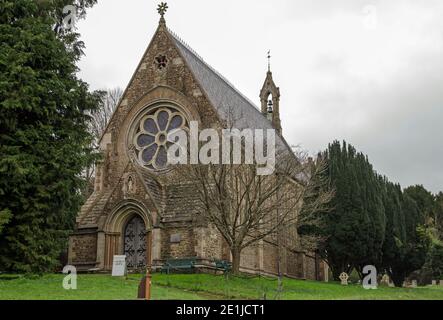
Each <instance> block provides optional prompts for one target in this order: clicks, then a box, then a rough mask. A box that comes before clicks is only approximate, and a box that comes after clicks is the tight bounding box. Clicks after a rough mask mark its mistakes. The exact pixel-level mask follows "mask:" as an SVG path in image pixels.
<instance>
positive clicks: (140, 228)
mask: <svg viewBox="0 0 443 320" xmlns="http://www.w3.org/2000/svg"><path fill="white" fill-rule="evenodd" d="M124 237H125V241H124V244H125V247H124V254H125V255H126V265H127V267H128V269H130V270H138V269H145V268H146V257H147V255H146V226H145V223H144V221H143V219H142V218H141V217H140V216H138V215H136V216H134V217H133V218H132V219H131V220H129V222H128V223H127V225H126V228H125V234H124Z"/></svg>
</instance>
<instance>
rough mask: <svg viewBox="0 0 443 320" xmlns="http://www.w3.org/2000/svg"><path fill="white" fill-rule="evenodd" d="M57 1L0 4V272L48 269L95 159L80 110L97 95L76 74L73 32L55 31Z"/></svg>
mask: <svg viewBox="0 0 443 320" xmlns="http://www.w3.org/2000/svg"><path fill="white" fill-rule="evenodd" d="M73 2H74V1H71V2H70V3H73ZM42 3H44V4H45V5H46V7H44V8H43V7H42ZM60 3H61V2H60V1H46V2H45V1H40V2H36V1H32V0H14V1H12V0H10V1H8V0H6V1H5V0H4V1H2V2H0V43H1V45H0V108H1V112H0V225H1V224H2V226H3V231H2V233H1V234H0V270H8V271H16V272H42V271H48V270H52V269H53V268H54V266H55V265H56V264H57V257H58V255H59V254H60V252H61V251H62V250H63V249H64V248H65V247H66V240H67V235H68V233H69V231H70V230H72V228H73V226H74V222H75V216H76V213H77V212H78V210H79V207H80V204H81V201H82V198H81V196H80V193H79V190H80V189H81V187H82V183H83V180H82V178H81V173H82V170H83V169H84V168H85V167H86V166H88V165H89V164H90V163H91V162H93V161H94V160H95V155H94V154H93V152H92V150H91V149H90V143H91V136H90V134H89V133H88V130H87V129H88V121H89V117H88V116H87V115H86V114H87V113H88V112H91V111H93V110H95V109H96V108H97V106H98V105H99V97H98V96H97V95H95V94H91V93H89V92H88V86H87V84H86V83H84V82H82V81H80V80H79V79H78V78H77V76H76V73H77V71H78V69H77V67H76V63H77V62H78V60H79V58H80V55H81V48H82V43H81V42H79V41H78V35H77V34H75V33H69V32H63V33H62V32H54V26H55V25H57V22H58V21H59V19H60V15H58V14H57V12H60V11H61V10H62V8H60V7H56V5H57V4H60ZM63 4H68V1H63Z"/></svg>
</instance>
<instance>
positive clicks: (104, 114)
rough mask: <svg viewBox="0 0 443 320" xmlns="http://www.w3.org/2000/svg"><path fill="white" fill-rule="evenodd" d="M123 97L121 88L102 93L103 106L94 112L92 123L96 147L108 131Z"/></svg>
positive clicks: (91, 128)
mask: <svg viewBox="0 0 443 320" xmlns="http://www.w3.org/2000/svg"><path fill="white" fill-rule="evenodd" d="M122 95H123V90H122V89H121V88H114V89H110V90H106V91H102V96H103V98H102V105H101V107H100V108H99V109H98V110H97V111H96V112H94V113H93V114H92V115H91V116H92V121H91V127H90V130H91V133H92V134H93V136H94V147H96V148H97V147H98V143H99V141H100V139H101V136H102V135H103V132H104V131H105V129H106V126H107V125H108V123H109V121H110V120H111V117H112V115H113V113H114V111H115V109H116V108H117V104H118V103H119V101H120V99H121V97H122Z"/></svg>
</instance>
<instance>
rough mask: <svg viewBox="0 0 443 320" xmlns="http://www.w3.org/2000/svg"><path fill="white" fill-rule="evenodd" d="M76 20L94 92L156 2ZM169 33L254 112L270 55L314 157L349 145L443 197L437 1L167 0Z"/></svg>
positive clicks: (128, 58)
mask: <svg viewBox="0 0 443 320" xmlns="http://www.w3.org/2000/svg"><path fill="white" fill-rule="evenodd" d="M98 2H99V4H98V5H97V6H96V7H94V8H93V9H91V10H90V11H89V14H88V16H87V18H86V20H82V21H80V22H79V23H78V27H79V32H80V33H81V34H82V40H83V41H85V44H86V51H85V52H86V56H85V57H84V58H83V59H82V61H81V63H80V67H81V73H80V76H81V77H82V78H83V80H85V81H87V82H89V83H90V85H91V88H92V89H103V88H114V87H122V88H125V87H126V85H127V84H128V82H129V80H130V77H131V76H132V74H133V72H134V70H135V68H136V67H137V64H138V62H139V61H140V59H141V57H142V55H143V52H144V50H145V49H146V47H147V45H148V44H149V41H150V39H151V37H152V35H153V33H154V31H155V29H156V27H157V24H158V20H159V16H158V14H157V11H156V7H157V4H158V2H157V1H148V0H130V1H121V0H99V1H98ZM168 5H169V10H168V12H167V14H166V16H165V17H166V22H167V25H168V27H169V28H170V29H172V30H173V31H174V32H175V33H177V34H178V35H179V36H180V37H181V38H182V39H184V40H185V41H186V42H187V43H188V44H189V45H190V46H191V47H192V48H193V49H194V50H196V51H197V52H198V53H199V54H200V55H201V56H202V57H203V58H204V59H205V61H206V62H208V63H209V64H210V65H211V66H212V67H214V68H215V69H216V70H218V71H219V72H220V73H221V74H223V75H224V76H225V77H226V78H227V79H229V80H230V82H232V83H233V84H234V85H235V86H236V87H237V89H239V90H240V91H241V92H242V93H244V94H245V95H246V96H247V97H249V98H250V99H251V100H252V101H254V102H255V103H256V105H258V104H259V98H258V95H259V91H260V89H261V86H262V84H263V81H264V78H265V73H266V69H267V59H266V53H267V51H268V49H271V54H272V62H271V64H272V66H271V68H272V71H273V75H274V80H275V82H276V84H277V86H279V87H280V91H281V102H280V109H281V118H282V126H283V133H284V136H285V138H286V139H287V140H288V142H289V143H290V144H294V145H301V146H302V147H303V148H304V149H306V150H308V151H309V152H310V153H312V154H315V153H316V152H317V151H319V150H323V149H325V148H326V147H327V144H328V143H329V142H331V141H332V140H334V139H339V140H342V139H345V140H346V141H348V142H350V143H351V144H353V145H354V146H355V147H356V148H357V149H358V150H360V151H363V152H364V153H366V154H367V155H368V156H369V159H370V161H371V162H372V163H373V165H374V167H375V169H376V170H377V171H378V172H379V173H382V174H385V175H387V176H388V177H389V179H390V180H392V181H394V182H400V183H401V184H402V186H403V187H406V186H408V185H412V184H423V185H424V186H425V187H427V188H428V189H430V190H431V191H433V192H437V191H440V190H443V18H442V15H443V1H441V0H426V1H418V0H411V1H409V0H384V1H374V0H373V1H360V0H321V1H320V0H272V1H271V0H266V1H265V0H247V1H246V0H241V1H239V0H236V1H234V0H219V1H213V0H211V1H208V0H186V1H184V0H181V1H178V0H174V1H168Z"/></svg>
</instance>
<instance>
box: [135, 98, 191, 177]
mask: <svg viewBox="0 0 443 320" xmlns="http://www.w3.org/2000/svg"><path fill="white" fill-rule="evenodd" d="M187 128H188V122H187V120H186V118H185V117H184V115H183V114H182V113H181V112H180V111H178V110H177V109H175V108H173V107H166V106H164V107H159V108H156V109H154V110H151V111H149V112H148V113H147V114H146V115H144V116H143V117H142V118H141V120H140V121H139V123H138V124H136V130H135V135H134V137H133V145H134V147H135V148H134V149H135V154H136V157H137V160H138V162H139V164H140V165H142V166H143V167H145V168H148V169H151V170H163V169H166V168H167V150H168V148H169V146H170V145H171V144H172V143H171V142H170V141H168V140H167V137H168V134H169V133H170V132H171V131H173V130H179V129H183V130H187Z"/></svg>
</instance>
